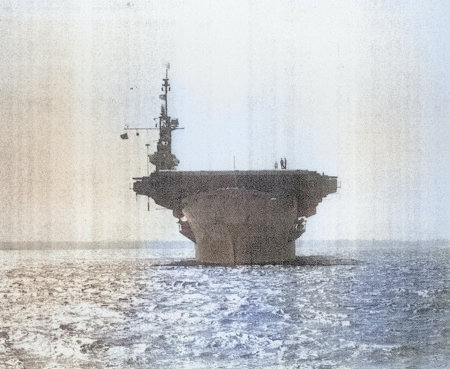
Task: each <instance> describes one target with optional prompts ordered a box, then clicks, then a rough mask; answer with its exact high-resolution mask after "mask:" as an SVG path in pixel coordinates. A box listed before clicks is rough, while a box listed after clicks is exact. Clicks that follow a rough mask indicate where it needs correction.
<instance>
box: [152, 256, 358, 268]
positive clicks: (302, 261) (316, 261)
mask: <svg viewBox="0 0 450 369" xmlns="http://www.w3.org/2000/svg"><path fill="white" fill-rule="evenodd" d="M363 263H364V262H362V261H359V260H355V259H340V258H336V257H333V256H323V255H310V256H297V257H296V258H295V259H294V260H291V261H286V262H284V263H282V264H280V263H265V264H246V265H252V266H264V265H281V266H286V267H298V266H333V265H360V264H363ZM153 266H180V267H197V266H207V267H217V266H219V267H220V266H226V267H235V266H239V265H222V264H212V263H202V262H200V261H197V260H195V259H184V260H179V261H174V262H171V263H164V264H153Z"/></svg>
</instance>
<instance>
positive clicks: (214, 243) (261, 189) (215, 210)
mask: <svg viewBox="0 0 450 369" xmlns="http://www.w3.org/2000/svg"><path fill="white" fill-rule="evenodd" d="M169 91H170V84H169V78H168V69H166V76H165V78H164V79H163V85H162V92H163V94H162V95H160V99H161V100H163V104H162V106H161V114H160V116H159V122H158V123H157V124H156V127H155V129H158V130H159V140H158V143H157V147H156V152H154V153H152V154H148V160H149V162H150V163H152V164H153V165H154V166H155V171H154V172H153V173H151V174H150V175H148V176H146V177H139V178H133V179H134V180H135V182H134V184H133V190H134V191H135V192H136V194H138V195H144V196H148V197H149V198H152V199H153V200H154V202H155V203H156V204H158V205H160V206H162V207H164V208H167V209H170V210H172V212H173V216H174V217H175V218H177V219H178V223H179V228H180V233H181V234H183V235H184V236H186V237H187V238H188V239H190V240H191V241H193V242H194V243H195V245H196V246H195V257H196V261H197V262H198V263H205V264H217V265H239V264H283V263H289V262H292V261H294V260H295V257H296V256H295V240H296V239H297V238H299V237H300V236H301V235H302V234H303V233H304V232H305V223H306V218H308V217H310V216H312V215H314V214H315V213H316V208H317V205H318V204H319V203H320V202H321V201H322V199H323V198H324V197H325V196H327V195H329V194H331V193H334V192H336V191H337V177H335V176H327V175H324V174H319V173H317V172H314V171H307V170H288V169H286V162H285V161H284V162H283V160H281V163H280V164H281V167H280V169H274V170H260V171H238V170H233V171H177V170H176V167H177V165H178V164H179V160H178V159H177V158H176V157H175V155H174V154H173V153H172V132H173V131H174V130H177V129H179V128H180V127H179V122H178V120H177V119H172V118H171V117H170V116H169V114H168V106H167V97H168V92H169ZM125 136H126V137H125ZM122 138H127V134H124V135H122ZM147 147H148V146H147Z"/></svg>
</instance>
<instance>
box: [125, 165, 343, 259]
mask: <svg viewBox="0 0 450 369" xmlns="http://www.w3.org/2000/svg"><path fill="white" fill-rule="evenodd" d="M135 179H136V182H135V183H134V184H133V189H134V191H135V192H136V193H137V194H139V195H144V196H148V197H151V198H152V199H153V200H154V202H155V203H156V204H157V205H159V206H163V207H165V208H166V209H171V210H172V213H173V215H174V217H175V218H178V224H179V227H180V233H181V234H182V235H184V236H186V237H187V238H189V239H190V240H191V241H192V242H194V243H195V244H196V259H197V261H198V262H200V263H208V264H222V265H238V264H282V263H285V262H289V261H291V260H294V258H295V240H296V239H297V238H298V237H300V236H301V234H302V233H303V232H304V231H305V219H306V218H308V217H310V216H312V215H314V214H315V213H316V208H317V205H318V204H319V203H320V202H321V201H322V198H323V197H325V196H327V195H328V194H330V193H334V192H336V189H337V179H336V177H331V176H326V175H324V174H322V175H321V174H319V173H317V172H311V171H288V170H282V171H281V170H273V171H242V172H241V171H223V172H216V171H214V172H202V171H200V172H180V171H160V172H155V173H152V174H151V175H150V176H148V177H142V178H135Z"/></svg>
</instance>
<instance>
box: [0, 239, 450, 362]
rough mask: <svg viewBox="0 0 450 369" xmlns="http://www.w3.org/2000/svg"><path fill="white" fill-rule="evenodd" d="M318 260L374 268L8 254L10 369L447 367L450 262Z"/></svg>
mask: <svg viewBox="0 0 450 369" xmlns="http://www.w3.org/2000/svg"><path fill="white" fill-rule="evenodd" d="M377 246H379V245H377ZM320 247H321V246H320V245H315V246H314V247H313V248H311V250H309V251H310V252H312V253H317V254H320V251H321V252H322V253H324V254H325V255H327V257H331V258H335V259H334V260H338V259H339V260H350V259H352V260H353V259H356V260H360V261H364V262H363V263H359V264H351V263H350V265H349V264H348V263H347V264H346V263H341V264H339V263H334V264H335V265H333V263H331V264H330V265H304V266H295V267H294V266H241V267H236V268H227V267H205V266H198V265H197V266H173V265H169V264H166V265H164V262H170V261H171V260H173V258H175V259H180V258H184V257H192V255H191V251H192V250H185V249H184V250H183V249H180V250H177V249H171V250H170V251H167V250H165V251H164V250H163V251H162V252H161V253H160V254H158V252H157V251H155V250H51V251H48V250H47V251H24V250H20V251H18V250H9V251H0V254H1V255H0V257H1V259H0V273H1V281H0V297H1V299H0V367H1V368H106V367H108V368H236V367H247V368H323V369H324V368H407V367H410V368H447V367H448V363H449V362H450V352H449V350H448V347H449V345H448V344H449V340H450V266H448V265H447V260H448V257H449V256H450V249H449V248H447V247H443V246H439V247H438V246H436V247H435V248H434V249H429V248H423V247H420V245H411V247H406V246H405V244H401V245H397V246H395V245H394V246H393V247H391V246H389V247H367V246H364V247H360V248H358V247H356V248H355V244H351V245H346V244H343V245H340V246H339V248H333V247H332V248H331V249H330V248H329V245H328V246H324V247H322V249H320ZM306 251H308V250H307V249H306ZM162 261H164V262H162Z"/></svg>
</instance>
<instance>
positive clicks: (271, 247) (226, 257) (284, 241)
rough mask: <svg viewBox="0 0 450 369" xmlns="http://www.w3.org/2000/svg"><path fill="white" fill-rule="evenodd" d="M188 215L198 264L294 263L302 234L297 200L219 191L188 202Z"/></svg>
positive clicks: (254, 192) (237, 190) (262, 194)
mask: <svg viewBox="0 0 450 369" xmlns="http://www.w3.org/2000/svg"><path fill="white" fill-rule="evenodd" d="M182 206H183V214H184V215H185V217H186V219H187V221H188V223H189V224H190V228H191V229H192V232H193V234H194V237H195V240H196V259H197V261H199V262H204V263H213V264H224V265H237V264H265V263H283V262H286V261H290V260H294V258H295V242H294V241H295V238H297V237H298V236H299V235H300V234H301V233H302V232H303V227H300V226H299V224H298V219H297V202H296V201H295V199H294V198H293V197H291V198H290V197H283V198H279V197H278V198H277V197H274V196H273V195H272V194H270V193H267V192H260V191H255V190H250V191H249V190H245V189H237V188H236V189H218V190H215V191H210V192H206V193H200V194H198V195H193V196H189V197H187V198H185V199H184V200H183V202H182Z"/></svg>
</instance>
